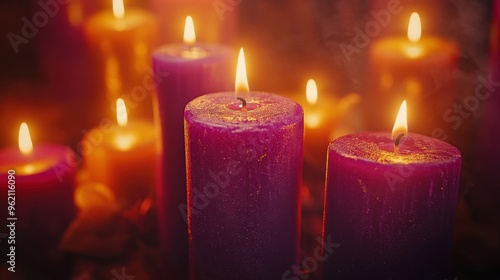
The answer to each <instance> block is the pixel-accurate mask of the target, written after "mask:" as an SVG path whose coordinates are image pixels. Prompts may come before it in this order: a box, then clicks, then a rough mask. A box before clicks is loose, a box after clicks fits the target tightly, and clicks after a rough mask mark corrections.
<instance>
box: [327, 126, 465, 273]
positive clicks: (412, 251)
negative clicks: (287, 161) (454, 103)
mask: <svg viewBox="0 0 500 280" xmlns="http://www.w3.org/2000/svg"><path fill="white" fill-rule="evenodd" d="M396 131H397V129H396ZM403 133H404V134H405V136H403V137H402V138H401V137H399V136H400V135H403ZM394 135H395V137H391V134H390V133H385V132H373V133H360V134H355V135H348V136H344V137H341V138H338V139H336V140H334V141H333V142H332V143H330V146H329V148H328V166H327V168H328V171H327V177H326V181H327V182H326V193H325V216H324V228H323V238H324V240H325V241H327V242H337V243H340V247H339V248H338V249H336V251H335V252H333V254H332V255H331V256H329V258H328V259H327V260H326V263H325V266H324V277H325V279H451V278H449V275H448V274H449V259H450V255H451V238H452V225H453V218H454V214H455V206H456V200H457V192H458V185H459V177H460V166H461V156H460V152H459V151H458V150H457V149H456V148H455V147H453V146H451V145H449V144H447V143H445V142H442V141H440V140H436V139H433V138H429V137H426V136H422V135H417V134H409V135H406V132H402V133H401V134H400V132H396V134H394ZM393 138H396V139H395V140H394V139H393ZM397 143H400V144H399V145H397ZM325 252H326V250H325Z"/></svg>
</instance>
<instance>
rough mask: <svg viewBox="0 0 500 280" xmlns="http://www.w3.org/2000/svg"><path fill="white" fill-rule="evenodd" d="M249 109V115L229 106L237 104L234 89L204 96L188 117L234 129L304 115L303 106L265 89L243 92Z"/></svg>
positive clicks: (193, 104) (280, 123)
mask: <svg viewBox="0 0 500 280" xmlns="http://www.w3.org/2000/svg"><path fill="white" fill-rule="evenodd" d="M241 97H243V98H244V99H245V100H246V102H247V104H248V107H249V108H252V109H249V110H248V111H247V113H246V114H244V113H243V112H242V111H241V110H235V109H231V108H230V107H231V106H228V105H233V106H232V107H234V105H238V104H241V101H239V100H237V99H236V96H235V94H234V93H232V92H221V93H215V94H210V95H209V96H203V97H201V98H197V99H195V100H193V101H192V102H190V103H189V104H188V106H187V107H186V112H185V116H186V118H187V119H188V120H189V121H190V120H192V121H193V122H197V123H199V124H200V125H207V126H214V127H224V128H225V129H229V130H233V131H234V132H238V131H243V130H248V129H259V127H260V126H263V127H266V126H277V127H279V126H283V125H287V124H290V123H294V122H297V121H299V120H302V119H303V118H304V116H303V111H302V108H301V107H300V105H298V104H297V103H296V102H295V101H292V100H290V99H288V98H285V97H280V96H277V95H271V94H268V93H263V92H251V93H250V94H248V96H245V95H241Z"/></svg>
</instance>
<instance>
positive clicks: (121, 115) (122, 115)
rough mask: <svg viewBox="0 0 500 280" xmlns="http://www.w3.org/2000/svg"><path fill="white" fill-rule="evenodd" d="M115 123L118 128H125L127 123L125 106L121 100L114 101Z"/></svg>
mask: <svg viewBox="0 0 500 280" xmlns="http://www.w3.org/2000/svg"><path fill="white" fill-rule="evenodd" d="M116 121H117V122H118V125H119V126H120V127H125V126H126V125H127V123H128V114H127V106H125V101H123V99H121V98H118V99H117V100H116Z"/></svg>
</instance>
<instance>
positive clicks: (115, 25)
mask: <svg viewBox="0 0 500 280" xmlns="http://www.w3.org/2000/svg"><path fill="white" fill-rule="evenodd" d="M144 23H151V24H156V23H157V19H156V17H155V16H154V14H153V13H151V12H149V11H148V10H145V9H140V8H137V7H130V8H128V7H127V8H126V9H125V15H124V17H123V18H119V19H118V18H115V16H114V14H113V11H112V10H101V11H97V12H96V13H94V14H92V15H91V16H90V17H89V19H88V20H87V21H86V23H85V25H86V26H87V29H89V30H90V31H91V32H96V33H97V32H98V31H99V30H116V31H128V30H133V29H136V28H139V27H141V26H143V24H144Z"/></svg>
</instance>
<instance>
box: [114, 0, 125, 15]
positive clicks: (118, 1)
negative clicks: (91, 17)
mask: <svg viewBox="0 0 500 280" xmlns="http://www.w3.org/2000/svg"><path fill="white" fill-rule="evenodd" d="M113 14H114V15H115V18H123V17H124V16H125V6H124V5H123V0H113Z"/></svg>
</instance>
